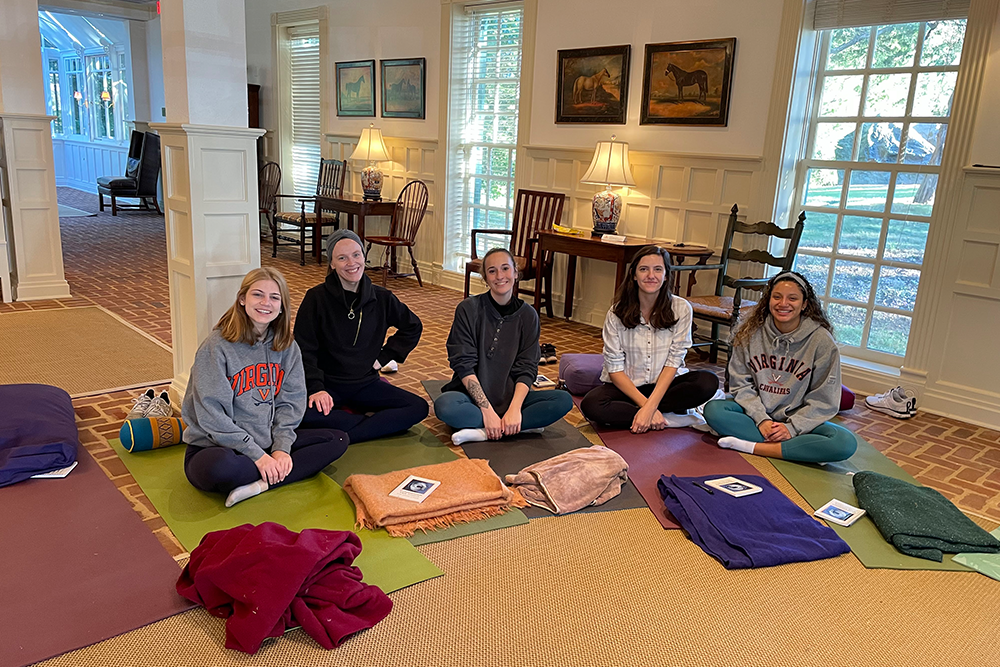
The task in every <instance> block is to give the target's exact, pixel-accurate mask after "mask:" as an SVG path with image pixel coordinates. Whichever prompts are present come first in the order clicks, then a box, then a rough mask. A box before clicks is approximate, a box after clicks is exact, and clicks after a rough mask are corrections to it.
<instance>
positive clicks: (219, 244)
mask: <svg viewBox="0 0 1000 667" xmlns="http://www.w3.org/2000/svg"><path fill="white" fill-rule="evenodd" d="M161 11H162V14H161V17H160V20H161V27H162V39H163V73H164V93H165V96H166V107H167V122H166V123H154V124H152V128H153V129H154V130H156V131H158V132H159V134H160V138H161V152H162V162H163V195H164V205H165V211H164V212H165V215H166V228H167V269H168V273H169V283H170V318H171V330H172V333H173V349H174V380H173V383H172V384H171V387H170V390H171V394H172V399H173V400H175V401H177V402H178V403H179V401H180V400H181V398H182V397H183V395H184V392H185V391H186V389H187V383H188V378H189V375H190V370H191V365H192V363H193V362H194V355H195V352H196V351H197V349H198V345H199V344H200V343H201V341H202V340H204V339H205V337H206V336H208V334H209V333H210V332H211V331H212V328H213V327H214V326H215V323H216V322H217V321H218V319H219V317H220V316H221V315H222V313H223V312H225V310H226V309H227V308H229V306H231V305H232V304H233V301H234V300H235V298H236V292H237V290H238V289H239V285H240V282H241V281H242V279H243V276H244V275H246V273H247V272H248V271H250V270H251V269H253V268H256V267H259V266H260V238H259V232H258V229H257V226H258V213H257V169H256V164H257V161H256V154H257V153H256V140H257V137H259V136H260V135H261V134H262V133H263V130H257V129H248V128H247V92H246V91H247V88H246V32H245V27H244V24H245V15H244V7H243V0H178V1H176V2H169V3H163V4H161Z"/></svg>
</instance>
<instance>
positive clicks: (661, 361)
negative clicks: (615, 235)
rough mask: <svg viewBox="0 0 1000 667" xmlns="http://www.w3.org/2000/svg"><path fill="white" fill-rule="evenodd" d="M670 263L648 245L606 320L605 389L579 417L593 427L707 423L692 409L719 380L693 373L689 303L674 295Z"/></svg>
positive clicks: (587, 400) (594, 393) (588, 399)
mask: <svg viewBox="0 0 1000 667" xmlns="http://www.w3.org/2000/svg"><path fill="white" fill-rule="evenodd" d="M669 277H670V256H669V255H668V254H667V251H666V250H665V249H663V248H659V247H657V246H646V247H645V248H643V249H642V250H640V251H639V253H638V254H637V255H636V256H635V258H634V259H633V260H632V264H631V265H630V266H629V270H628V275H627V276H626V278H625V280H624V281H623V282H622V284H621V285H619V287H618V291H617V293H616V294H615V304H614V305H613V306H612V307H611V310H609V311H608V315H607V317H606V318H605V319H604V334H603V335H604V369H603V371H602V372H601V380H602V381H604V383H605V384H604V385H603V386H600V387H596V388H594V389H592V390H591V391H590V392H589V393H588V394H587V395H586V396H585V397H584V399H583V403H581V405H580V410H581V411H582V412H583V414H584V416H585V417H587V419H589V420H591V421H592V422H595V423H598V424H604V425H609V426H613V427H616V428H627V429H630V430H631V431H632V432H633V433H645V432H646V431H649V430H654V431H656V430H660V429H664V428H673V427H681V426H695V425H699V424H704V420H703V419H702V418H701V417H700V416H699V415H698V414H696V413H694V412H690V413H689V412H688V411H689V410H690V409H691V408H694V407H696V406H699V405H701V404H702V403H704V402H705V401H707V400H708V399H710V398H712V396H714V395H715V392H716V391H717V390H718V388H719V379H718V378H717V377H715V375H714V374H713V373H709V372H707V371H688V370H687V369H686V368H684V357H685V355H686V354H687V351H688V350H689V349H690V348H691V304H689V303H688V302H687V301H685V300H684V299H682V298H680V297H679V296H674V295H672V294H671V293H670V285H669V284H668V281H669Z"/></svg>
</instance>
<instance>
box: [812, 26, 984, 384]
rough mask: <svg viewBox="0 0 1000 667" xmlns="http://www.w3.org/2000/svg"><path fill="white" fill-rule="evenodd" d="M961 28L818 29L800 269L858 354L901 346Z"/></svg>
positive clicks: (893, 351)
mask: <svg viewBox="0 0 1000 667" xmlns="http://www.w3.org/2000/svg"><path fill="white" fill-rule="evenodd" d="M964 36H965V20H964V19H951V20H933V21H931V20H927V21H916V22H911V23H900V24H886V25H874V26H862V27H843V28H836V29H829V30H824V31H822V33H821V34H820V40H821V41H820V52H819V66H818V72H817V74H816V86H815V97H814V99H813V104H812V108H813V112H812V116H811V121H810V125H809V137H808V144H807V146H806V151H805V155H806V159H805V160H802V161H801V163H800V170H799V187H798V193H799V195H798V204H799V206H800V207H801V209H802V210H804V211H805V212H806V224H805V230H804V232H803V235H802V240H801V242H800V244H799V250H798V254H797V258H796V263H795V268H796V270H798V271H800V272H801V273H803V274H804V275H805V276H806V277H807V278H808V279H809V281H810V282H811V283H812V285H813V287H814V288H815V289H816V292H817V294H818V295H819V296H820V297H821V298H822V300H823V301H824V305H825V308H826V312H827V315H828V316H829V317H830V319H831V321H832V322H833V324H834V327H835V329H836V333H837V339H838V340H839V341H840V342H841V343H842V344H844V345H845V346H847V347H848V348H849V349H845V353H847V354H850V355H851V356H857V357H861V358H867V359H870V360H873V361H881V362H887V363H893V364H895V365H898V364H899V357H901V356H902V355H904V354H905V353H906V346H907V342H908V338H909V330H910V322H911V319H912V313H913V307H914V303H915V300H916V295H917V287H918V285H919V282H920V275H921V270H922V267H923V260H924V246H925V244H926V241H927V233H928V229H929V227H930V221H931V213H932V211H933V209H934V201H935V196H936V194H937V192H936V188H937V183H938V175H939V173H940V170H941V156H942V153H943V151H944V148H945V140H946V138H947V135H948V123H949V120H950V114H951V105H952V98H953V95H954V91H955V82H956V79H957V78H958V68H959V60H960V57H961V52H962V43H963V38H964Z"/></svg>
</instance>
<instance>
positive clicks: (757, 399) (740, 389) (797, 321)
mask: <svg viewBox="0 0 1000 667" xmlns="http://www.w3.org/2000/svg"><path fill="white" fill-rule="evenodd" d="M729 377H730V380H729V385H730V389H731V390H732V392H733V396H734V398H735V399H736V400H726V401H709V402H708V404H706V405H705V419H706V420H707V421H708V424H709V426H711V427H712V428H713V429H715V430H716V431H717V432H718V433H719V434H720V435H722V436H723V437H722V438H720V439H719V446H720V447H723V448H728V449H735V450H737V451H740V452H746V453H748V454H759V455H760V456H770V457H774V458H781V459H788V460H790V461H807V462H814V463H826V462H830V461H843V460H844V459H847V458H850V456H851V455H852V454H854V452H855V450H856V449H857V447H858V443H857V440H856V439H855V437H854V434H853V433H851V432H850V431H848V430H847V429H846V428H844V427H843V426H838V425H837V424H832V423H830V422H829V421H828V420H830V419H832V418H833V416H834V415H836V414H837V411H838V410H839V409H840V392H841V385H840V351H839V350H838V348H837V343H836V342H835V341H834V339H833V326H832V325H831V324H830V321H829V320H828V319H827V318H826V315H825V314H824V313H823V306H822V305H821V304H820V302H819V299H817V298H816V293H815V292H814V291H813V288H812V286H811V285H810V284H809V281H808V280H806V279H805V277H803V276H802V275H800V274H798V273H795V272H793V271H786V272H784V273H780V274H778V275H777V276H775V277H774V278H772V279H771V280H770V282H769V283H768V284H767V288H766V289H765V290H764V294H763V296H762V298H761V300H760V301H759V302H758V303H757V305H756V306H755V307H754V308H753V310H752V311H750V314H749V315H748V316H747V317H746V318H745V319H744V320H743V321H742V322H741V323H740V324H739V325H738V326H737V328H736V331H735V332H734V334H733V338H732V352H731V355H730V359H729Z"/></svg>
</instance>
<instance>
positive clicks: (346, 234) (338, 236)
mask: <svg viewBox="0 0 1000 667" xmlns="http://www.w3.org/2000/svg"><path fill="white" fill-rule="evenodd" d="M344 239H351V240H352V241H354V242H355V243H357V244H358V245H359V246H361V251H362V252H364V250H365V246H364V244H362V243H361V237H360V236H358V235H357V234H355V233H354V232H352V231H351V230H350V229H338V230H337V231H335V232H334V233H333V234H330V235H329V236H328V237H326V257H327V259H328V260H330V259H333V246H335V245H337V242H338V241H343V240H344Z"/></svg>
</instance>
